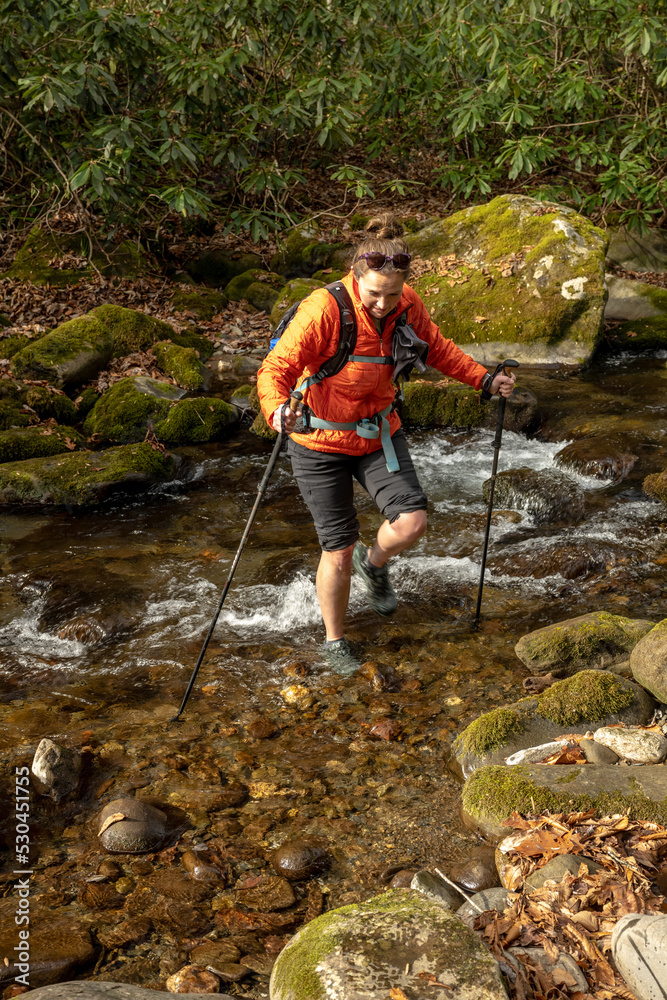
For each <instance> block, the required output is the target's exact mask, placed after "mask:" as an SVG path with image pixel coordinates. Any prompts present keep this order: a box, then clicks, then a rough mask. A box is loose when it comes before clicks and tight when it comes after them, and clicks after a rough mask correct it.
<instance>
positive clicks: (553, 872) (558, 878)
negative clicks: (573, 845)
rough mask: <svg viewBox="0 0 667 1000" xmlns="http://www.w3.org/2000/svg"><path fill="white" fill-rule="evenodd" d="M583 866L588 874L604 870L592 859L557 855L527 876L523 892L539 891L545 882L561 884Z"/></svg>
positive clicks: (577, 855)
mask: <svg viewBox="0 0 667 1000" xmlns="http://www.w3.org/2000/svg"><path fill="white" fill-rule="evenodd" d="M582 864H584V865H586V868H587V869H588V871H589V872H590V873H594V872H600V871H603V870H604V866H603V865H599V864H598V863H597V861H593V859H592V858H584V857H582V856H581V854H558V855H557V856H556V857H555V858H552V859H551V861H547V863H546V865H542V867H541V868H538V869H536V871H534V872H533V874H532V875H529V876H528V878H527V879H526V881H525V883H524V892H531V891H532V890H533V889H541V888H542V886H543V885H544V883H545V882H547V881H549V880H551V881H553V882H562V880H563V879H564V878H565V876H566V875H577V874H578V872H579V868H580V866H581V865H582Z"/></svg>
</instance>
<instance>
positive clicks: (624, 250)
mask: <svg viewBox="0 0 667 1000" xmlns="http://www.w3.org/2000/svg"><path fill="white" fill-rule="evenodd" d="M607 260H608V261H609V262H610V263H611V264H617V265H618V266H619V267H623V268H625V269H626V270H627V271H639V272H641V271H667V234H666V233H665V230H664V229H649V231H648V232H647V233H643V234H642V235H641V236H640V234H639V233H633V232H630V230H629V229H626V227H625V226H621V227H620V228H619V229H617V230H616V232H615V233H613V234H612V237H611V240H610V243H609V247H608V249H607Z"/></svg>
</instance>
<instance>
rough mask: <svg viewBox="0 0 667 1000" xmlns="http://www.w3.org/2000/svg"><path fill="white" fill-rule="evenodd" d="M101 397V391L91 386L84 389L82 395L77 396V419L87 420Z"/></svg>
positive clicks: (75, 403)
mask: <svg viewBox="0 0 667 1000" xmlns="http://www.w3.org/2000/svg"><path fill="white" fill-rule="evenodd" d="M99 398H100V396H99V393H98V392H96V391H95V389H92V388H90V387H89V388H88V389H84V390H83V392H82V393H81V395H80V396H77V398H76V399H75V401H74V405H75V406H76V416H77V420H79V421H82V420H85V419H86V417H87V416H88V414H89V413H90V411H91V410H92V408H93V407H94V406H95V403H96V402H97V400H98V399H99Z"/></svg>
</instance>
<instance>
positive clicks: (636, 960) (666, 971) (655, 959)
mask: <svg viewBox="0 0 667 1000" xmlns="http://www.w3.org/2000/svg"><path fill="white" fill-rule="evenodd" d="M611 953H612V955H613V957H614V961H615V962H616V965H617V967H618V971H619V972H620V973H621V975H622V976H623V978H624V979H625V981H626V983H627V984H628V986H629V987H630V989H631V990H632V992H633V993H634V995H635V996H636V997H637V1000H665V997H666V996H667V914H664V913H627V914H626V915H625V916H624V917H621V919H620V920H619V921H618V922H617V924H616V926H615V927H614V931H613V933H612V935H611Z"/></svg>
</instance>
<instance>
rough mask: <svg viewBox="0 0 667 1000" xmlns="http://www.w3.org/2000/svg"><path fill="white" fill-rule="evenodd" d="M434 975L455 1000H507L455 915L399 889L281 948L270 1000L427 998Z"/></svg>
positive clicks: (317, 923) (478, 945)
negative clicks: (428, 978)
mask: <svg viewBox="0 0 667 1000" xmlns="http://www.w3.org/2000/svg"><path fill="white" fill-rule="evenodd" d="M419 973H432V974H433V975H435V977H436V979H437V980H438V981H439V982H441V983H444V984H445V985H446V986H448V987H450V988H451V989H452V990H453V991H454V995H455V996H456V998H457V1000H492V998H493V1000H506V996H507V995H506V993H505V990H504V987H503V985H502V981H501V978H500V972H499V969H498V965H497V963H496V962H495V960H494V959H493V958H492V956H491V955H490V953H489V951H488V950H487V948H486V947H485V946H484V945H483V944H482V942H481V941H480V940H479V938H478V937H477V935H476V934H475V933H474V932H473V931H471V930H469V929H468V928H467V927H466V926H465V925H464V924H463V923H462V922H461V921H460V920H459V919H458V917H456V916H455V915H454V914H453V913H451V911H449V910H446V909H445V908H444V907H443V906H440V905H438V904H437V903H434V902H431V900H428V899H426V898H424V896H422V895H421V894H420V893H418V892H414V891H411V890H408V891H407V892H406V891H405V890H401V889H396V890H392V891H390V892H387V893H385V894H384V895H382V896H378V897H376V898H375V899H371V900H369V901H368V902H366V903H355V904H353V905H351V906H343V907H340V908H339V909H337V910H332V911H330V912H329V913H325V914H323V915H322V916H320V917H316V918H315V919H314V920H312V921H311V922H310V923H308V924H306V925H305V926H304V927H303V928H302V929H301V930H300V931H299V932H298V933H297V934H296V935H295V936H294V937H293V938H292V939H291V941H289V942H288V944H287V945H286V946H285V948H283V950H282V951H281V953H280V955H279V956H278V959H277V961H276V964H275V966H274V968H273V972H272V974H271V983H270V993H271V1000H323V998H325V997H326V998H328V1000H376V998H377V997H381V996H382V997H384V996H389V993H390V991H391V990H392V989H393V990H394V991H395V992H397V991H398V990H399V989H401V990H404V991H408V993H410V994H411V993H412V991H413V990H416V991H417V993H416V995H422V993H423V983H424V980H423V978H421V979H420V978H419Z"/></svg>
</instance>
